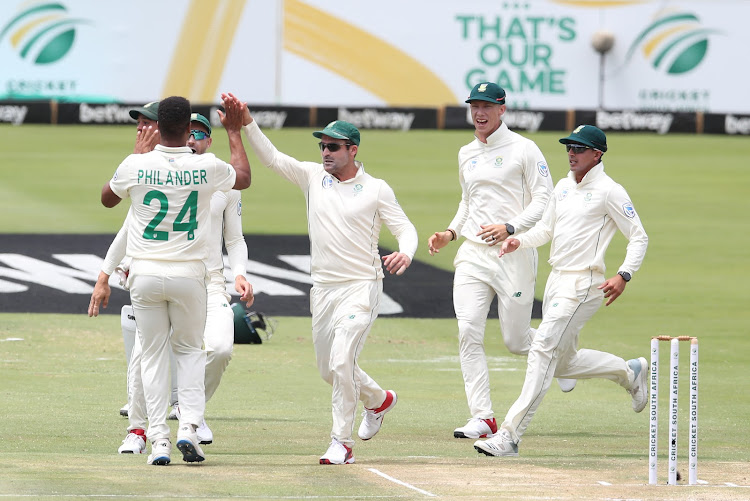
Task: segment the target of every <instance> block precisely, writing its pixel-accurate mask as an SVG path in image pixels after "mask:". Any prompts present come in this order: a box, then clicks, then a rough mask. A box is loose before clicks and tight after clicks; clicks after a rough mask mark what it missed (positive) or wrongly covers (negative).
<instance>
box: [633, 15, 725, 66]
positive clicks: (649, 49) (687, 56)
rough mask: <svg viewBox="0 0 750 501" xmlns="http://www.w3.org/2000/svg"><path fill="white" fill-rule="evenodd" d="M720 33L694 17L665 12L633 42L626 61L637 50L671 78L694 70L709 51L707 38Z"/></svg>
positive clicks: (657, 16)
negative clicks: (706, 26)
mask: <svg viewBox="0 0 750 501" xmlns="http://www.w3.org/2000/svg"><path fill="white" fill-rule="evenodd" d="M713 33H720V32H719V31H718V30H713V29H708V28H703V27H702V26H701V24H700V21H699V20H698V17H697V16H696V15H695V14H691V13H690V12H679V11H674V10H664V11H661V12H659V13H658V14H657V15H656V19H655V20H654V21H653V22H652V23H651V24H650V25H648V26H647V27H646V28H645V29H644V30H643V31H641V32H640V33H639V34H638V36H637V37H636V38H635V41H633V44H632V45H631V46H630V48H629V49H628V53H627V55H626V57H625V60H626V61H630V59H631V58H632V57H633V55H634V54H635V52H636V50H637V49H638V48H640V49H641V51H642V52H643V55H644V57H645V58H646V60H647V61H649V62H650V63H651V65H652V66H653V67H654V68H656V69H658V70H661V71H665V72H666V73H667V74H669V75H679V74H682V73H687V72H688V71H691V70H693V69H695V67H696V66H698V65H699V64H700V63H701V61H703V58H704V57H705V56H706V52H707V51H708V35H710V34H713Z"/></svg>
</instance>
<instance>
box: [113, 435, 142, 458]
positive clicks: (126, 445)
mask: <svg viewBox="0 0 750 501" xmlns="http://www.w3.org/2000/svg"><path fill="white" fill-rule="evenodd" d="M137 431H139V432H140V433H136V432H137ZM117 453H118V454H145V453H146V432H145V431H144V430H141V429H139V430H132V431H130V432H128V434H127V435H126V436H125V440H123V441H122V445H121V446H120V448H119V449H117Z"/></svg>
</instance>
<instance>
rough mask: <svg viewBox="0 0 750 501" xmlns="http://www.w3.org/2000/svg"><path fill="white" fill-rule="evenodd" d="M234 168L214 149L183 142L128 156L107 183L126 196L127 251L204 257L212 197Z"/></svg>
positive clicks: (230, 180) (155, 256) (152, 256)
mask: <svg viewBox="0 0 750 501" xmlns="http://www.w3.org/2000/svg"><path fill="white" fill-rule="evenodd" d="M235 178H236V173H235V170H234V168H233V167H232V166H231V165H230V164H228V163H226V162H224V161H222V160H219V159H218V158H216V156H214V155H213V154H212V153H205V154H203V155H194V154H193V151H192V150H191V149H190V148H188V147H187V146H182V147H176V148H171V147H166V146H162V145H157V146H156V148H155V149H154V150H153V151H151V152H149V153H144V154H137V155H136V154H133V155H129V156H128V157H127V158H125V160H123V162H122V163H121V164H120V166H119V167H118V168H117V171H116V172H115V175H114V177H113V178H112V180H111V181H110V183H109V184H110V187H111V189H112V191H113V192H114V194H115V195H117V196H118V197H120V198H127V197H130V199H131V212H132V214H131V215H132V220H131V222H130V224H129V227H128V242H127V255H128V256H130V257H132V258H133V259H149V260H156V261H199V260H201V261H202V260H205V259H206V258H207V257H208V247H207V241H208V239H209V238H210V237H209V234H210V231H209V230H210V221H209V215H210V212H209V210H210V200H211V196H212V195H213V193H214V192H215V191H226V190H229V189H231V188H232V187H233V186H234V183H235Z"/></svg>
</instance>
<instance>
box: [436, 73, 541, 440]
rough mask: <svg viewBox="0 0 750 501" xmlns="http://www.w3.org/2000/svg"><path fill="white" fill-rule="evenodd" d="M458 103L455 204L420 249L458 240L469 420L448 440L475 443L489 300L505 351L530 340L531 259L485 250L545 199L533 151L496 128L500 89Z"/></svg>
mask: <svg viewBox="0 0 750 501" xmlns="http://www.w3.org/2000/svg"><path fill="white" fill-rule="evenodd" d="M466 102H467V103H469V105H470V107H471V118H472V121H473V122H474V129H475V130H474V135H475V138H474V140H473V141H472V142H471V143H469V144H467V145H466V146H464V147H462V148H461V149H460V150H459V152H458V180H459V183H460V184H461V202H460V203H459V205H458V210H457V212H456V215H455V216H454V218H453V220H452V221H451V223H450V224H449V225H448V229H447V230H445V231H438V232H435V233H434V234H433V235H432V236H430V238H429V240H428V242H427V243H428V247H429V251H430V254H431V255H434V254H435V253H437V252H440V249H441V248H443V247H445V246H446V245H448V243H450V242H451V241H453V240H456V239H457V238H458V237H460V236H464V237H466V240H465V241H464V243H463V244H462V245H461V247H460V248H459V249H458V252H457V253H456V258H455V260H454V262H453V264H454V266H455V267H456V273H455V277H454V279H453V306H454V309H455V311H456V319H457V320H458V351H459V358H460V360H461V372H462V373H463V378H464V389H465V391H466V399H467V401H468V404H469V412H470V413H471V418H470V419H469V420H468V422H467V423H466V425H464V426H461V427H459V428H456V429H455V430H454V431H453V436H454V437H456V438H480V437H487V436H492V435H493V434H494V433H496V432H497V423H496V421H495V417H494V411H493V409H492V401H491V400H490V377H489V370H488V368H487V357H486V355H485V351H484V333H485V327H486V324H487V314H488V312H489V310H490V305H491V303H492V300H493V299H494V298H495V296H497V309H498V317H499V319H500V331H501V332H502V336H503V341H504V342H505V346H506V347H507V348H508V351H510V352H511V353H515V354H518V355H525V354H526V353H528V351H529V346H530V345H531V340H532V339H533V337H534V332H535V330H534V329H533V328H532V327H531V310H532V308H533V306H534V286H535V283H536V270H537V262H538V256H537V251H536V249H534V248H528V249H524V250H522V251H521V252H519V253H517V254H514V255H513V256H510V259H508V260H507V261H506V260H498V259H497V250H496V248H493V247H492V246H493V245H494V244H496V243H499V242H502V241H503V240H505V239H506V238H508V237H509V236H510V235H514V234H520V233H522V232H524V231H526V230H528V229H529V228H531V227H532V226H534V224H535V223H536V222H537V221H538V220H539V218H541V217H542V212H543V211H544V206H545V205H546V204H547V200H548V199H549V195H550V193H551V192H552V180H551V177H550V172H549V169H548V168H547V161H546V160H545V159H544V156H543V155H542V152H541V151H540V150H539V148H538V147H537V145H536V144H534V142H533V141H531V140H529V139H526V138H525V137H523V136H521V135H519V134H517V133H515V132H513V131H511V130H510V129H508V126H507V125H506V124H505V123H504V122H503V120H502V119H503V115H504V114H505V111H506V106H505V90H504V89H503V88H502V87H500V86H498V85H497V84H495V83H491V82H484V83H480V84H477V85H475V86H474V88H473V89H472V90H471V94H470V95H469V97H468V99H467V100H466Z"/></svg>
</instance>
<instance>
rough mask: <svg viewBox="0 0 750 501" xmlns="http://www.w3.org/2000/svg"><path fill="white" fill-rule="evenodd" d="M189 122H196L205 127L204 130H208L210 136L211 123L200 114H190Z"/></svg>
mask: <svg viewBox="0 0 750 501" xmlns="http://www.w3.org/2000/svg"><path fill="white" fill-rule="evenodd" d="M190 121H191V122H198V123H200V124H203V125H205V126H206V130H208V135H209V136H210V135H211V122H209V121H208V118H206V117H204V116H203V115H201V114H200V113H191V114H190Z"/></svg>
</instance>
